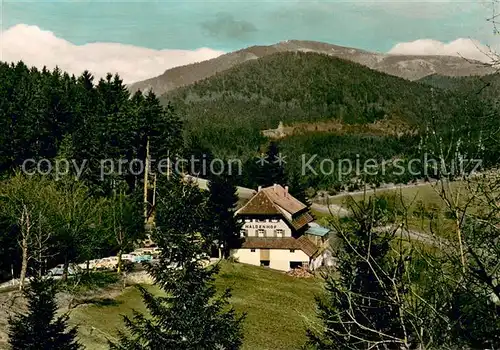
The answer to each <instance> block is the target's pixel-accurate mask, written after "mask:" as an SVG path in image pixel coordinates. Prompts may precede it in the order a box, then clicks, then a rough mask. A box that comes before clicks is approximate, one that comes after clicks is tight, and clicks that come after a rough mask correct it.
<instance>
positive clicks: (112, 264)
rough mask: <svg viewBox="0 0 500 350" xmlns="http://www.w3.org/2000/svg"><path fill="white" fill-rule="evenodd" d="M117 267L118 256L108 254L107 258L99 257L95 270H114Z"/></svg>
mask: <svg viewBox="0 0 500 350" xmlns="http://www.w3.org/2000/svg"><path fill="white" fill-rule="evenodd" d="M117 267H118V257H116V256H108V257H107V258H102V259H99V261H98V262H97V263H96V265H95V268H96V269H97V270H116V268H117Z"/></svg>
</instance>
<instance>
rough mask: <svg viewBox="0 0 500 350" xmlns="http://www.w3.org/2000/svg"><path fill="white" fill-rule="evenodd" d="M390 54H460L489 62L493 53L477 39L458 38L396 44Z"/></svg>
mask: <svg viewBox="0 0 500 350" xmlns="http://www.w3.org/2000/svg"><path fill="white" fill-rule="evenodd" d="M389 53H390V54H394V55H424V56H428V55H437V56H461V57H464V58H467V59H472V60H478V61H481V62H488V63H489V62H491V60H492V59H491V58H492V55H493V54H494V53H493V52H492V51H491V49H490V48H489V47H487V46H485V45H483V44H481V43H480V42H479V41H477V40H472V39H465V38H460V39H457V40H454V41H452V42H449V43H443V42H441V41H437V40H432V39H420V40H415V41H411V42H407V43H399V44H396V45H395V46H394V47H393V48H392V49H391V50H389Z"/></svg>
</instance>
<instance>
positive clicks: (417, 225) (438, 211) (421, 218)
mask: <svg viewBox="0 0 500 350" xmlns="http://www.w3.org/2000/svg"><path fill="white" fill-rule="evenodd" d="M459 186H460V184H459V183H452V184H451V185H450V188H451V189H452V191H455V190H457V189H458V188H459ZM439 189H440V187H439V185H438V186H437V187H435V186H433V185H431V184H423V185H419V186H414V187H401V188H391V189H376V190H367V191H366V194H363V193H361V194H360V193H355V194H353V195H351V197H352V198H353V199H354V200H355V201H362V200H363V199H368V198H370V197H373V196H375V195H376V196H378V197H382V196H383V197H386V198H391V197H392V198H393V199H394V200H395V201H396V203H397V204H396V205H397V207H398V209H399V210H400V211H402V212H406V213H407V214H406V215H405V217H404V218H402V219H404V220H405V221H406V222H407V224H408V227H409V228H410V229H413V230H416V231H420V232H426V233H430V231H431V229H432V232H433V233H435V234H437V235H439V236H442V237H448V236H449V235H450V234H452V232H454V225H455V224H454V221H453V220H452V219H450V218H449V217H448V216H447V214H446V213H447V207H446V204H445V202H444V200H443V199H442V198H441V197H440V196H439V194H438V193H437V191H436V190H439ZM348 198H349V196H337V197H335V196H334V197H332V198H330V199H328V201H326V200H325V201H324V202H325V203H326V202H328V203H329V204H335V205H339V206H341V207H343V208H347V207H348V205H347V200H348ZM401 203H404V206H403V205H401ZM404 208H406V209H405V210H404ZM421 209H423V210H424V212H425V213H423V212H420V210H421ZM315 215H316V217H318V218H321V217H323V216H324V214H323V215H322V214H320V213H315Z"/></svg>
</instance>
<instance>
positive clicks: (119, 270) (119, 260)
mask: <svg viewBox="0 0 500 350" xmlns="http://www.w3.org/2000/svg"><path fill="white" fill-rule="evenodd" d="M116 257H117V258H118V263H117V266H116V272H118V275H119V274H121V273H122V250H121V249H120V250H119V251H118V253H117V254H116Z"/></svg>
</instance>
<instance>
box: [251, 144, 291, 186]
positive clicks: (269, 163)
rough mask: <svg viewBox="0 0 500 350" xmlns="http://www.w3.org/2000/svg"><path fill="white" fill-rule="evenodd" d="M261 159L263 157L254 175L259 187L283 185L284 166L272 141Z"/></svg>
mask: <svg viewBox="0 0 500 350" xmlns="http://www.w3.org/2000/svg"><path fill="white" fill-rule="evenodd" d="M263 157H265V161H264V162H262V163H260V165H259V167H258V171H257V174H256V179H257V182H258V184H259V186H262V187H267V186H272V185H274V184H284V183H285V181H286V178H285V168H284V164H283V162H281V159H282V158H281V157H282V155H281V153H280V150H279V148H278V145H277V144H276V143H275V142H274V141H272V142H271V143H270V144H269V146H268V148H267V151H266V153H265V154H264V155H263Z"/></svg>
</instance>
